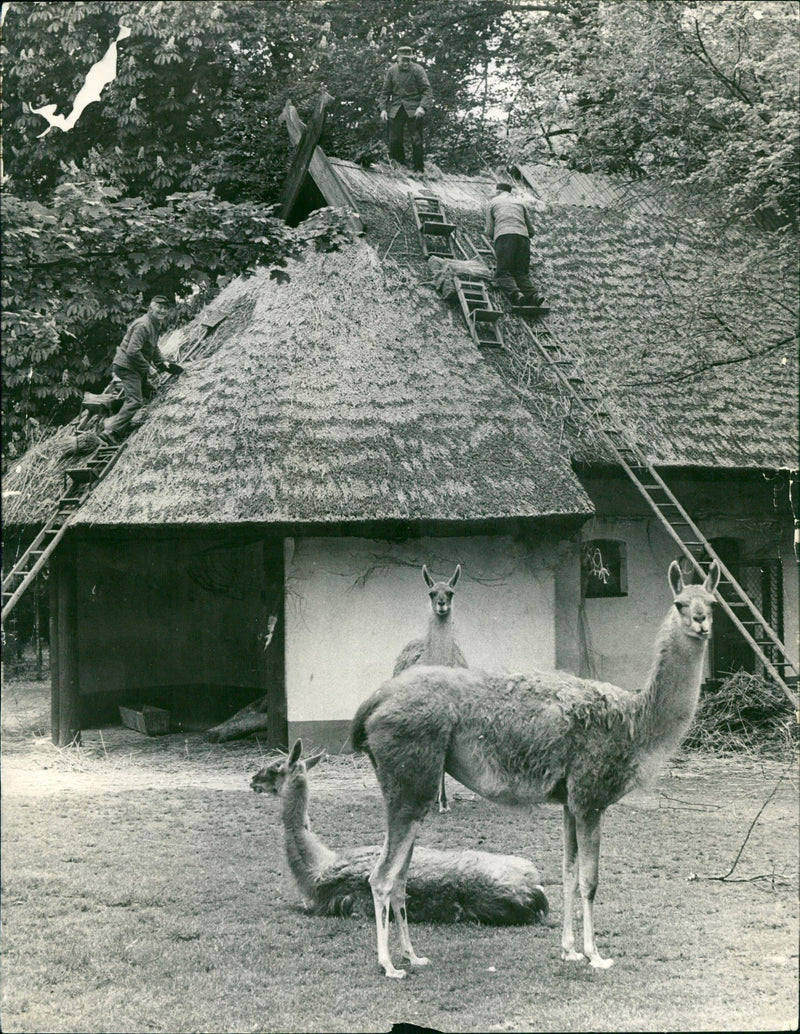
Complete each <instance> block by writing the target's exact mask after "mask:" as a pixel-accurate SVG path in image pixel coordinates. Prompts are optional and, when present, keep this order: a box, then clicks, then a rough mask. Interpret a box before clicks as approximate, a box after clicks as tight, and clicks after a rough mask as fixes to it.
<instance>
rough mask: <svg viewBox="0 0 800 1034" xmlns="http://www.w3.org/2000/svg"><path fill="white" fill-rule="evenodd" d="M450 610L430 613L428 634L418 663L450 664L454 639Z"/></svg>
mask: <svg viewBox="0 0 800 1034" xmlns="http://www.w3.org/2000/svg"><path fill="white" fill-rule="evenodd" d="M451 619H452V611H448V612H447V613H446V614H436V613H434V614H431V619H430V622H429V623H428V635H427V636H426V638H425V645H424V647H423V649H422V654H421V656H420V659H419V663H420V664H446V665H452V663H453V656H454V648H455V640H454V638H453V622H452V620H451Z"/></svg>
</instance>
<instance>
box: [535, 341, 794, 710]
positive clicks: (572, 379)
mask: <svg viewBox="0 0 800 1034" xmlns="http://www.w3.org/2000/svg"><path fill="white" fill-rule="evenodd" d="M523 326H524V327H525V330H526V332H527V334H528V337H529V338H530V340H531V341H532V342H533V344H534V346H535V348H536V349H537V350H538V352H539V354H540V355H541V357H542V358H543V359H544V360H545V361H546V362H547V363H548V364H549V365H550V367H551V368H552V369H553V371H554V373H555V375H556V377H557V378H558V380H559V381H560V382H561V384H562V385H563V387H564V388H565V389H566V391H567V394H568V395H569V396H570V398H571V399H572V401H573V402H574V403H575V406H576V409H577V412H578V413H579V414H580V415H581V416H582V417H583V418H584V419H585V420H586V421H587V422H588V423H591V425H592V426H593V427H594V428H595V430H597V431H598V433H599V434H600V436H601V438H602V440H603V441H604V443H605V444H606V446H607V447H608V448H609V449H610V450H611V452H612V453H613V454H614V456H615V457H616V459H617V462H618V463H619V464H620V465H621V467H622V468H623V470H624V471H625V473H626V474H627V475H628V477H629V478H630V480H631V481H632V482H633V484H634V486H635V487H636V489H637V491H638V492H639V493H640V495H642V496H643V498H644V499H645V500H646V501H647V503H648V505H649V506H650V508H651V510H652V511H653V513H655V515H656V517H657V518H658V519H659V521H660V522H661V524H662V526H663V527H664V529H665V530H666V532H667V533H668V534H669V536H670V537H671V538H672V539H673V541H674V542H675V543H676V544H677V546H678V547H679V548H680V550H681V552H682V553H683V555H684V556H685V557H686V559H687V560H689V561H690V563H691V564H692V566H693V567H694V569H695V570H696V571H697V573H698V574H699V575H701V576H702V577H703V578H705V575H706V571H705V569H704V568H703V566H702V563H701V559H702V560H703V561H706V562H710V561H715V562H716V563H717V564H718V566H719V569H720V573H721V578H720V583H719V587H718V588H717V591H716V593H715V595H716V597H717V601H718V603H719V605H720V606H721V607H722V609H723V610H724V611H725V613H726V614H727V615H728V617H729V618H730V619H731V621H732V622H733V624H734V625H735V627H736V628H737V629H738V630H739V632H740V633H741V634H742V636H743V637H744V639H745V640H746V642H747V643H748V645H749V646H750V648H751V649H752V650H753V653H754V654H755V655H756V657H757V658H758V659H759V661H760V662H761V663H762V664H763V666H764V669H765V671H767V672H768V673H769V674H770V675H771V676H772V678H773V679H774V680H775V682H776V683H777V684H778V685H779V686H780V687H781V689H782V690H783V691H784V693H785V694H786V696H787V697H788V698H789V700H790V701H791V702H792V704H793V705H794V706H795V707H797V705H798V700H797V695H796V694H795V693H794V692H793V691H792V689H791V688H790V686H789V683H788V680H789V679H791V680H793V681H794V680H796V679H797V669H796V667H795V665H794V664H793V662H792V661H791V660H790V658H789V655H788V653H787V651H786V647H785V646H784V644H783V643H782V642H781V640H780V639H779V638H778V636H777V635H776V634H775V632H774V630H773V628H772V626H771V625H770V623H769V622H768V621H767V620H766V618H765V617H764V616H763V614H761V612H760V611H759V609H758V607H756V605H755V604H754V603H753V601H752V600H751V599H750V597H749V596H748V595H747V593H746V592H745V591H744V589H743V588H742V587H741V585H740V584H739V582H738V581H737V580H736V579H735V578H734V577H733V575H732V574H731V572H730V571H729V570H728V568H727V567H726V566H725V564H724V563H723V562H722V560H721V559H720V557H719V555H718V554H717V552H716V551H715V550H714V548H713V547H712V545H711V543H710V542H709V541H708V539H706V537H705V536H704V535H703V533H702V532H701V531H700V529H699V528H698V527H697V525H696V524H695V522H694V521H693V520H692V518H691V517H690V516H689V514H688V513H687V512H686V510H685V509H684V508H683V506H682V505H681V504H680V502H679V501H678V500H677V498H676V497H675V495H674V494H673V492H672V490H671V489H670V488H669V487H668V485H667V484H666V482H665V481H664V480H663V478H662V477H661V475H660V474H659V473H658V472H657V471H656V470H655V468H654V467H653V465H652V464H651V463H650V461H649V460H648V459H647V457H646V455H645V453H644V448H643V446H641V445H640V444H639V443H638V442H634V441H631V440H630V439H629V438H628V437H627V435H626V434H625V433H624V432H623V431H622V430H621V429H620V428H619V426H618V425H617V424H616V423H615V422H614V419H613V418H612V416H611V414H610V413H609V411H608V410H607V409H606V407H605V405H604V403H603V401H602V399H601V398H600V396H599V395H598V394H597V393H596V392H595V391H594V390H593V389H592V388H591V387H590V386H589V385H588V383H587V381H586V379H585V378H584V377H581V376H580V375H579V374H578V372H577V370H576V364H575V358H574V356H573V355H572V354H571V353H570V351H569V350H568V348H567V347H566V345H564V344H563V343H559V342H557V341H556V340H554V338H553V337H552V336H543V335H541V334H539V333H537V332H536V330H535V329H534V328H531V327H530V326H528V325H527V324H523Z"/></svg>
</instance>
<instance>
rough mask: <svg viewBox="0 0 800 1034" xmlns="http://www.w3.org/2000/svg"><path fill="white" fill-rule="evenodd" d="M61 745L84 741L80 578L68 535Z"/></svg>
mask: <svg viewBox="0 0 800 1034" xmlns="http://www.w3.org/2000/svg"><path fill="white" fill-rule="evenodd" d="M55 555H56V556H58V557H59V562H58V567H59V571H58V746H59V747H69V746H74V745H76V744H78V743H80V741H81V733H80V717H79V714H80V712H79V702H78V585H77V582H78V579H77V568H76V565H75V543H74V541H73V540H72V538H71V537H70V536H69V535H67V536H65V538H64V539H63V541H62V542H61V546H60V548H59V550H58V552H57V553H56V554H55Z"/></svg>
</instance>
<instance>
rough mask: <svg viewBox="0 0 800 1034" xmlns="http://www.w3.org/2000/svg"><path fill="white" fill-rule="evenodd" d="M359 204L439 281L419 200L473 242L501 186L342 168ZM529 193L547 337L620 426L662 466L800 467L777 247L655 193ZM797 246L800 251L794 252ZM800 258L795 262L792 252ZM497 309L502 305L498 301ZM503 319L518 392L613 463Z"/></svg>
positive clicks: (544, 183)
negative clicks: (419, 232)
mask: <svg viewBox="0 0 800 1034" xmlns="http://www.w3.org/2000/svg"><path fill="white" fill-rule="evenodd" d="M331 164H332V166H333V168H334V169H335V171H336V173H337V175H338V176H339V177H340V178H341V179H342V180H343V181H344V182H345V184H346V186H347V188H348V190H349V191H350V193H351V194H352V196H353V197H354V198H355V200H356V203H357V205H358V208H359V213H360V215H361V217H362V219H363V221H364V224H365V228H366V233H367V238H368V239H369V240H370V241H372V242H373V243H374V244H375V246H376V247H377V248H378V250H379V252H380V254H381V255H384V254H388V255H390V256H394V257H396V258H397V259H398V261H401V262H404V263H405V264H407V265H408V266H409V267H411V268H416V269H417V272H418V275H420V276H421V277H423V278H424V277H425V276H426V270H425V267H424V264H423V262H422V261H421V259H420V258H419V245H418V241H417V236H416V231H415V228H414V222H413V218H412V214H411V202H410V198H411V196H412V195H413V194H416V193H419V192H420V188H423V189H425V190H427V191H429V192H431V193H433V194H434V195H436V196H437V197H438V198H439V200H440V201H442V203H443V204H444V206H445V208H446V211H447V213H448V216H449V217H450V218H451V221H453V222H455V223H456V224H457V226H458V227H459V230H460V231H466V232H467V233H468V234H469V235H470V236H471V237H472V238H473V239H476V238H477V236H478V234H479V233H480V232H481V230H482V227H483V210H484V206H485V204H486V201H487V199H488V198H489V197H491V196H492V194H493V193H494V189H493V188H494V183H495V178H494V177H492V176H488V175H486V176H469V177H468V176H454V175H439V176H432V177H429V178H428V179H427V181H426V182H424V183H421V182H420V180H419V179H417V178H412V177H411V176H408V175H407V174H405V173H404V172H403V171H398V169H397V167H393V168H387V167H378V168H374V169H364V168H361V167H360V166H358V165H355V164H354V163H352V162H345V161H338V160H334V159H332V160H331ZM518 171H519V172H521V173H522V175H523V177H524V180H523V183H522V185H521V186H520V187H518V189H519V191H520V194H521V195H522V196H523V197H525V198H526V199H527V200H528V201H529V202H530V203H531V205H532V206H534V205H535V203H536V202H537V200H538V201H539V202H542V203H544V206H545V208H544V210H543V211H541V212H538V213H536V214H535V216H534V218H535V225H536V229H537V235H536V241H535V252H536V259H537V262H538V267H539V268H538V274H539V275H538V279H539V281H540V283H541V284H542V286H543V287H544V288H545V293H546V295H547V298H548V300H549V302H550V305H551V309H552V311H551V314H550V316H549V317H548V326H549V327H550V329H551V330H552V332H553V335H554V336H555V338H556V340H558V341H560V342H563V343H564V344H565V345H567V347H569V348H570V349H571V350H572V352H573V353H575V354H576V355H577V356H578V357H579V360H580V362H579V367H580V373H581V374H582V375H583V376H584V377H585V378H586V379H587V380H588V381H589V382H590V383H591V384H592V385H593V386H594V387H595V388H596V390H597V391H598V392H599V393H600V394H601V395H602V396H603V398H604V399H605V400H606V402H607V403H608V407H609V408H610V410H611V411H612V412H613V413H614V415H615V417H616V419H617V421H618V423H620V424H622V426H623V427H624V428H626V429H627V430H628V431H629V432H630V433H631V434H632V435H633V436H634V437H636V438H637V439H638V440H639V442H640V444H641V445H642V446H643V448H644V450H645V452H646V453H647V454H648V455H649V458H650V459H651V461H652V462H654V463H656V464H658V465H661V466H688V467H705V468H712V469H713V468H717V469H719V468H744V469H747V468H749V469H763V468H767V469H776V468H781V467H793V468H796V467H797V466H798V441H797V411H798V363H797V334H796V312H797V290H796V279H795V270H796V263H795V262H794V261H792V262H790V264H789V266H788V267H787V266H783V267H781V265H780V263H779V262H778V261H777V259H776V257H775V255H774V253H773V250H772V249H773V242H774V238H769V237H768V236H767V235H765V234H759V233H758V232H757V231H755V230H747V229H744V228H739V229H735V228H732V227H727V228H722V227H721V225H720V223H719V221H718V220H716V219H715V218H714V217H713V216H712V215H711V214H710V213H708V214H706V215H705V216H704V215H703V214H701V213H700V211H699V210H698V208H697V206H696V205H692V206H690V205H689V204H687V203H686V202H685V201H682V199H681V198H680V197H679V196H678V195H676V194H674V193H673V194H665V193H664V192H657V193H656V192H654V189H653V187H652V185H650V184H643V185H642V184H633V185H632V184H630V183H626V182H623V181H621V180H616V179H613V178H611V177H603V176H587V175H585V174H580V173H570V172H568V171H566V170H563V169H561V168H552V167H549V166H522V167H521V168H520V169H519V170H518ZM795 243H796V242H795ZM794 257H795V258H796V250H795V253H794ZM497 304H498V305H500V306H502V305H504V302H502V301H501V300H500V299H499V297H498V298H497ZM515 323H516V321H515V320H513V319H508V320H506V321H505V336H506V341H507V343H508V344H509V352H508V353H507V355H506V356H504V357H503V359H502V360H501V362H500V363H499V369H500V370H501V372H502V373H503V375H504V377H505V378H506V380H507V382H508V383H510V384H513V385H515V386H516V387H517V388H518V389H519V390H520V391H521V392H522V393H523V394H524V395H526V396H527V401H528V404H529V406H530V407H531V408H533V409H534V410H536V411H537V412H539V413H540V414H541V415H542V416H543V417H544V418H546V419H547V420H548V421H549V426H550V427H551V433H553V434H554V435H556V436H560V435H562V433H563V432H566V435H567V437H566V439H565V441H566V447H567V448H568V449H569V450H570V452H571V454H572V456H573V459H575V460H580V461H584V462H590V463H591V462H602V461H603V460H606V459H608V456H607V455H606V454H605V453H604V451H603V449H602V448H601V447H600V446H599V445H598V443H597V440H596V439H593V438H592V436H591V434H587V433H586V431H587V429H586V428H582V427H580V426H579V425H577V424H575V423H574V422H573V421H571V420H570V418H569V406H568V404H567V403H565V401H564V399H563V397H562V396H563V393H561V392H560V391H558V390H556V389H555V388H554V382H553V379H552V377H551V375H550V374H549V373H548V372H547V370H546V368H545V367H544V366H543V364H542V362H541V361H540V360H539V358H538V357H537V356H536V354H535V353H534V352H533V351H532V349H531V347H530V342H529V340H528V338H527V337H526V336H525V335H524V334H522V333H520V332H519V331H518V330H515Z"/></svg>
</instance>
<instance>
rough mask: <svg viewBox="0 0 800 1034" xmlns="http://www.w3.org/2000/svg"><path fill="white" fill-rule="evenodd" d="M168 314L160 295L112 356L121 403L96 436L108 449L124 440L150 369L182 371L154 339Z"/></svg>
mask: <svg viewBox="0 0 800 1034" xmlns="http://www.w3.org/2000/svg"><path fill="white" fill-rule="evenodd" d="M168 312H169V301H168V300H167V299H166V298H165V297H164V295H163V294H157V295H156V296H155V297H154V298H153V299H152V301H151V302H150V307H149V308H148V310H147V312H146V313H145V314H144V315H143V316H139V317H138V319H135V320H134V321H133V323H131V325H130V326H129V327H128V329H127V330H126V332H125V337H124V338H123V339H122V341H121V343H120V345H119V347H118V348H117V350H116V352H115V353H114V362H113V367H112V368H113V371H114V376H115V377H116V378H117V379H118V380H119V381H121V383H122V387H123V391H124V395H125V401H124V402H123V404H122V408H121V409H120V411H119V412H118V413H117V414H116V415H115V416H112V417H109V418H108V419H107V420H106V422H105V424H104V426H103V432H102V434H101V435H100V437H101V438H102V439H103V440H105V441H106V442H108V443H109V444H111V445H116V444H117V442H118V441H119V440H120V439H121V438H124V437H125V435H126V434H127V433H128V431H129V430H130V426H131V422H132V421H133V418H134V416H135V414H136V413H137V412H138V411H139V410H140V409H141V408H142V406H143V405H144V386H145V384H146V383H147V378H148V376H149V375H150V369H151V367H153V366H155V367H156V369H158V370H162V371H164V372H168V373H181V372H182V371H183V367H182V366H179V365H178V363H171V362H168V361H167V360H166V359H165V358H164V356H163V355H162V354H161V352H160V351H159V348H158V336H159V333H160V330H161V326H162V324H163V322H164V320H165V319H166V316H167V313H168Z"/></svg>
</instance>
